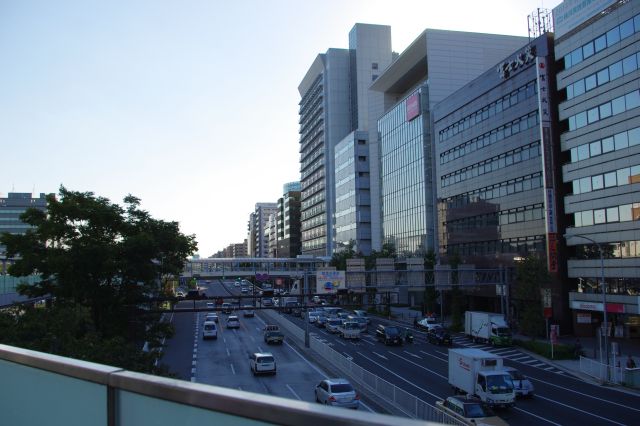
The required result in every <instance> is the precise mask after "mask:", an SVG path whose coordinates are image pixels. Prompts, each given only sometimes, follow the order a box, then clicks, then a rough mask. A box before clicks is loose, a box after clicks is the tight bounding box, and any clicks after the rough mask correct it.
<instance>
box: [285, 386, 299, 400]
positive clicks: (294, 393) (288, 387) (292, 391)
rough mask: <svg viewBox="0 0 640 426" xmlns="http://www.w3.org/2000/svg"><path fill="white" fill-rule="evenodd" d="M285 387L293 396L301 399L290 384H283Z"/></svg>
mask: <svg viewBox="0 0 640 426" xmlns="http://www.w3.org/2000/svg"><path fill="white" fill-rule="evenodd" d="M285 386H286V387H287V389H289V392H291V393H292V394H293V396H295V397H296V398H298V400H300V401H302V398H300V396H299V395H298V394H297V393H296V391H294V390H293V389H292V388H291V386H289V385H288V384H287V385H285Z"/></svg>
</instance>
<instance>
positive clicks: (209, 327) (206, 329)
mask: <svg viewBox="0 0 640 426" xmlns="http://www.w3.org/2000/svg"><path fill="white" fill-rule="evenodd" d="M217 338H218V327H216V323H215V322H213V321H205V323H204V324H203V325H202V340H207V339H214V340H215V339H217Z"/></svg>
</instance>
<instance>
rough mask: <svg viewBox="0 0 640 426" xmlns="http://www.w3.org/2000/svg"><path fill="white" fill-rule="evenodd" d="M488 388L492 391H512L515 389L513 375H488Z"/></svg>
mask: <svg viewBox="0 0 640 426" xmlns="http://www.w3.org/2000/svg"><path fill="white" fill-rule="evenodd" d="M487 389H488V390H489V392H491V393H510V392H511V391H513V382H512V381H511V376H509V375H506V374H500V375H492V376H487Z"/></svg>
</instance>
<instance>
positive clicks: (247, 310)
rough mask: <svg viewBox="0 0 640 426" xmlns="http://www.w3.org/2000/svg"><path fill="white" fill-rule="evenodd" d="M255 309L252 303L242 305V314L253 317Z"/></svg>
mask: <svg viewBox="0 0 640 426" xmlns="http://www.w3.org/2000/svg"><path fill="white" fill-rule="evenodd" d="M255 314H256V313H255V311H254V310H253V306H251V305H244V306H243V307H242V316H244V317H253V316H255Z"/></svg>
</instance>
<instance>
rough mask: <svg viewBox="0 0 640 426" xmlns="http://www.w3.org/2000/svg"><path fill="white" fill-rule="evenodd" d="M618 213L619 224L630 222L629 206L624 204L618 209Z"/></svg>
mask: <svg viewBox="0 0 640 426" xmlns="http://www.w3.org/2000/svg"><path fill="white" fill-rule="evenodd" d="M618 211H619V212H620V222H628V221H630V220H631V204H625V205H623V206H620V207H619V208H618Z"/></svg>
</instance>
